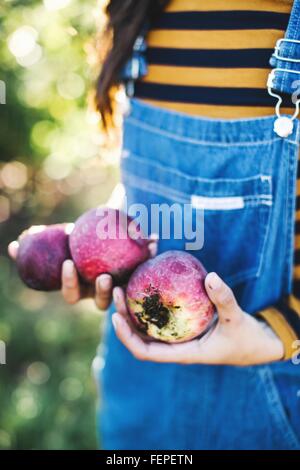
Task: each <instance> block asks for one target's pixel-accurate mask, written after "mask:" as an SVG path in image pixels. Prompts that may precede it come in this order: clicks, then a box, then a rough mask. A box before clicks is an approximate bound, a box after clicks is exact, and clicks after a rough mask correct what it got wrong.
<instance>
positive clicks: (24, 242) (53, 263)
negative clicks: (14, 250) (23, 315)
mask: <svg viewBox="0 0 300 470" xmlns="http://www.w3.org/2000/svg"><path fill="white" fill-rule="evenodd" d="M71 230H72V224H56V225H48V226H45V225H41V226H36V227H32V228H30V229H29V230H25V231H24V232H23V233H22V234H21V235H20V237H19V240H18V241H19V249H18V254H17V260H16V261H17V268H18V272H19V275H20V277H21V279H22V281H23V282H24V283H25V284H26V285H27V286H28V287H30V288H31V289H35V290H42V291H53V290H58V289H60V288H61V270H62V264H63V262H64V261H65V260H66V259H69V258H70V250H69V232H70V231H71Z"/></svg>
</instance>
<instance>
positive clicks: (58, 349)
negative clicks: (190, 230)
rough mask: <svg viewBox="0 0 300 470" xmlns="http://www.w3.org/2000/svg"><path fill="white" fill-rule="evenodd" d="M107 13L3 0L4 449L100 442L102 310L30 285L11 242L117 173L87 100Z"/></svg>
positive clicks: (69, 209) (49, 0)
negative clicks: (97, 362)
mask: <svg viewBox="0 0 300 470" xmlns="http://www.w3.org/2000/svg"><path fill="white" fill-rule="evenodd" d="M100 3H101V2H100ZM103 21H104V18H103V14H102V8H101V5H100V4H99V2H97V1H96V0H30V1H29V0H24V1H21V0H1V4H0V80H1V81H2V82H4V83H5V85H6V104H1V105H0V235H1V243H0V340H2V341H5V343H6V346H7V364H6V365H0V404H1V406H0V449H6V448H14V449H32V448H33V449H92V448H95V447H96V445H97V444H96V433H95V418H94V413H95V405H96V387H95V384H94V380H93V377H92V373H91V362H92V360H93V357H94V355H95V352H96V347H97V343H98V341H99V333H100V327H101V326H102V321H101V320H102V315H101V313H100V312H98V311H97V310H96V308H95V307H94V305H93V302H92V301H91V300H87V301H84V302H82V303H81V304H78V305H77V306H75V307H67V306H66V305H65V304H64V303H63V301H62V300H61V299H60V296H59V294H56V293H53V294H44V293H40V292H35V291H31V290H29V289H27V288H26V287H24V286H23V285H22V283H21V282H20V281H19V279H18V277H17V275H16V271H15V266H14V264H13V263H12V262H11V261H10V260H9V259H8V257H7V254H6V250H7V243H8V242H9V241H10V240H13V239H15V238H16V237H17V236H18V234H19V233H20V231H22V230H23V229H24V228H26V227H28V226H30V225H32V224H41V223H45V224H49V223H52V222H61V221H72V220H74V219H75V218H76V217H77V216H78V215H79V214H80V213H81V212H83V211H84V210H86V209H87V208H89V207H91V206H95V205H97V204H99V203H103V202H105V201H106V199H107V198H108V195H109V194H110V192H111V190H112V189H113V188H114V186H115V185H116V183H117V181H118V145H117V142H116V147H115V150H113V149H112V148H109V149H108V148H107V147H106V146H105V140H104V138H103V136H102V135H101V133H100V132H99V118H98V116H97V114H96V113H95V112H94V111H93V110H92V109H88V108H89V107H88V101H89V99H88V98H89V92H90V91H91V89H92V82H93V79H94V75H95V70H96V67H95V65H96V62H97V56H96V55H95V54H94V52H93V50H94V44H93V42H94V41H93V38H95V37H96V31H97V30H98V28H101V26H102V25H103Z"/></svg>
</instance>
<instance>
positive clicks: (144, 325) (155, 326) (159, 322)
mask: <svg viewBox="0 0 300 470" xmlns="http://www.w3.org/2000/svg"><path fill="white" fill-rule="evenodd" d="M206 274H207V273H206V270H205V268H204V267H203V265H202V264H201V262H200V261H199V260H198V259H197V258H195V257H194V256H192V255H191V254H189V253H187V252H184V251H167V252H165V253H163V254H161V255H159V256H156V258H153V259H151V260H149V261H146V262H145V263H143V264H142V265H140V266H139V267H138V268H137V269H136V270H135V271H134V273H133V274H132V276H131V277H130V279H129V282H128V286H127V290H126V301H127V306H128V310H129V313H130V316H131V318H132V320H133V323H134V324H135V325H136V326H137V328H138V329H139V330H140V331H141V332H143V333H144V334H147V335H148V336H150V337H152V338H154V339H156V340H160V341H164V342H167V343H180V342H184V341H189V340H192V339H194V338H196V337H198V336H199V335H200V334H201V333H203V332H205V331H206V330H207V329H208V328H209V326H210V325H211V324H212V322H213V318H214V313H215V308H214V305H213V303H212V302H211V301H210V299H209V297H208V295H207V293H206V290H205V287H204V279H205V276H206Z"/></svg>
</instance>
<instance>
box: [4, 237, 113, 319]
mask: <svg viewBox="0 0 300 470" xmlns="http://www.w3.org/2000/svg"><path fill="white" fill-rule="evenodd" d="M18 248H19V244H18V242H17V241H14V242H12V243H10V244H9V246H8V253H9V255H10V256H11V258H13V259H16V257H17V254H18ZM112 285H113V283H112V277H111V276H110V275H109V274H101V276H98V278H97V279H96V282H95V285H93V286H92V285H91V286H89V285H84V284H82V283H80V281H79V277H78V274H77V271H76V268H75V265H74V263H73V261H72V260H70V259H68V260H66V261H64V263H63V267H62V288H61V293H62V296H63V298H64V300H65V301H66V302H67V303H68V304H71V305H73V304H75V303H77V302H78V301H79V300H81V299H84V298H94V300H95V303H96V305H97V307H98V308H99V309H100V310H106V309H107V308H108V307H109V305H110V303H111V299H112Z"/></svg>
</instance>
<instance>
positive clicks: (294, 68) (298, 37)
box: [268, 0, 300, 94]
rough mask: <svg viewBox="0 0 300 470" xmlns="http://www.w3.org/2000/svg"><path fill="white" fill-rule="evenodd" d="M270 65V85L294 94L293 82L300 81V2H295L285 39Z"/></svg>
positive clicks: (278, 46)
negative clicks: (271, 68)
mask: <svg viewBox="0 0 300 470" xmlns="http://www.w3.org/2000/svg"><path fill="white" fill-rule="evenodd" d="M270 64H271V66H272V67H273V70H272V72H271V74H270V78H269V81H268V85H271V86H272V88H273V90H276V91H279V92H282V93H288V94H292V93H293V92H294V91H295V87H293V82H294V81H295V80H299V79H300V0H294V4H293V8H292V11H291V15H290V19H289V23H288V27H287V30H286V32H285V35H284V38H281V39H279V40H278V41H277V43H276V46H275V50H274V52H273V54H272V57H271V59H270Z"/></svg>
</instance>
